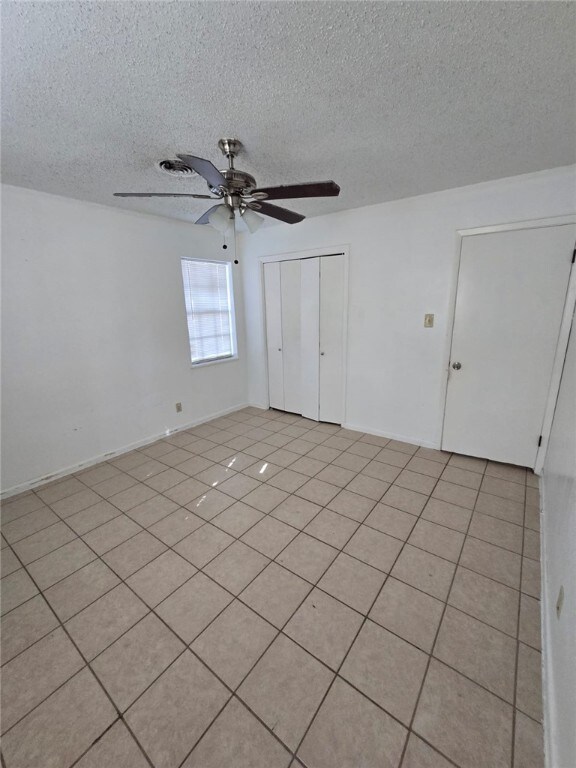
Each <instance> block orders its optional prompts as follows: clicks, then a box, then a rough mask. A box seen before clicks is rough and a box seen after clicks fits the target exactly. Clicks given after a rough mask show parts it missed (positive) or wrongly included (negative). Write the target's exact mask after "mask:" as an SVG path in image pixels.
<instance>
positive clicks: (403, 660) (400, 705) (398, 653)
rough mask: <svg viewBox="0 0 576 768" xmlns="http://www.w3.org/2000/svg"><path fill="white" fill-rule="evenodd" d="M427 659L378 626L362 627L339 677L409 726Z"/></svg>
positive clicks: (415, 649)
mask: <svg viewBox="0 0 576 768" xmlns="http://www.w3.org/2000/svg"><path fill="white" fill-rule="evenodd" d="M427 664H428V656H427V655H426V654H425V653H422V651H420V650H418V649H417V648H415V647H414V646H413V645H410V644H409V643H407V642H406V641H404V640H402V639H401V638H399V637H397V636H396V635H393V634H392V633H391V632H388V631H387V630H386V629H384V628H383V627H380V626H379V625H378V624H374V622H372V621H367V622H366V623H365V624H364V626H363V627H362V629H361V631H360V634H359V635H358V637H357V639H356V641H355V643H354V645H353V646H352V649H351V650H350V653H349V654H348V656H347V657H346V661H345V662H344V664H343V665H342V669H341V672H340V674H341V675H342V677H343V678H344V679H346V680H348V682H350V683H352V685H354V686H355V687H356V688H358V689H359V690H360V691H362V693H364V694H365V695H366V696H368V697H369V698H370V699H372V701H375V702H376V703H377V704H379V705H380V706H381V707H383V708H384V709H385V710H386V711H387V712H389V713H390V714H391V715H393V716H394V717H396V718H398V719H399V720H400V721H401V722H403V723H405V724H406V725H409V724H410V720H411V718H412V714H413V712H414V708H415V707H416V701H417V698H418V693H419V691H420V686H421V685H422V680H423V679H424V674H425V672H426V665H427Z"/></svg>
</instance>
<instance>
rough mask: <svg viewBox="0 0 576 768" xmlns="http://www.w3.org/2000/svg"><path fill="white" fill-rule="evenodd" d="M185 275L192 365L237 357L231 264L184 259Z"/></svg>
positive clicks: (183, 274) (183, 271)
mask: <svg viewBox="0 0 576 768" xmlns="http://www.w3.org/2000/svg"><path fill="white" fill-rule="evenodd" d="M182 278H183V280H184V299H185V301H186V315H187V318H188V337H189V339H190V357H191V359H192V364H193V365H198V364H199V363H210V362H214V361H215V360H226V359H230V358H231V357H235V354H236V338H235V329H234V303H233V298H232V271H231V266H230V263H229V262H227V261H196V260H195V259H182Z"/></svg>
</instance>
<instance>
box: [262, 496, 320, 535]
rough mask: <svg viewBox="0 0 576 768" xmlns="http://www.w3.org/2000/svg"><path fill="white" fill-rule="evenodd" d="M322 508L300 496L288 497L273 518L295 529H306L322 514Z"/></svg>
mask: <svg viewBox="0 0 576 768" xmlns="http://www.w3.org/2000/svg"><path fill="white" fill-rule="evenodd" d="M321 509H322V507H320V506H319V505H318V504H313V503H312V502H311V501H307V500H306V499H301V498H300V497H299V496H288V497H287V498H286V499H285V500H284V501H282V502H281V503H280V504H279V505H278V506H277V507H276V509H274V511H273V512H272V517H275V518H276V519H278V520H282V522H284V523H288V524H289V525H291V526H292V527H293V528H298V529H300V530H301V529H302V528H305V527H306V526H307V525H308V523H309V522H310V521H311V520H313V519H314V518H315V517H316V515H317V514H318V513H319V512H320V510H321Z"/></svg>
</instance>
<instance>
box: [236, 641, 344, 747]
mask: <svg viewBox="0 0 576 768" xmlns="http://www.w3.org/2000/svg"><path fill="white" fill-rule="evenodd" d="M333 677H334V674H333V673H332V672H330V670H328V669H327V667H325V666H323V665H322V664H320V662H319V661H316V659H314V658H313V657H312V656H310V654H309V653H307V652H306V651H304V650H302V648H299V647H298V646H297V645H296V644H295V643H293V642H292V640H290V639H289V638H287V637H284V636H283V635H280V636H279V637H278V638H276V640H275V641H274V642H273V643H272V645H271V646H270V648H269V649H268V650H267V651H266V653H265V654H264V656H263V657H262V658H261V659H260V661H259V662H258V663H257V664H256V666H255V667H254V669H253V670H252V672H250V674H249V675H248V677H247V678H246V680H244V682H243V683H242V685H241V686H240V688H239V689H238V695H239V696H240V698H241V699H242V700H243V701H245V702H246V704H248V706H249V707H250V709H251V710H252V711H253V712H255V713H256V715H258V717H260V718H261V719H262V720H263V721H264V722H265V723H266V725H268V726H269V727H270V728H273V729H274V733H275V734H276V736H278V738H279V739H281V741H282V742H283V743H284V744H286V746H287V747H288V748H289V749H295V748H296V746H297V745H298V744H299V742H300V739H301V738H302V736H303V735H304V732H305V731H306V728H307V727H308V725H309V724H310V721H311V720H312V717H313V716H314V713H315V712H316V709H317V708H318V706H319V704H320V702H321V701H322V698H323V696H324V694H325V693H326V691H327V690H328V686H329V685H330V683H331V682H332V679H333Z"/></svg>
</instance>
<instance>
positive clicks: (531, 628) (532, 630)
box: [518, 594, 542, 651]
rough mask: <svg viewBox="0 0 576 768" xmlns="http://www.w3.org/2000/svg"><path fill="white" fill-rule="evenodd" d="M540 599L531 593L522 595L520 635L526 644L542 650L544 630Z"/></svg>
mask: <svg viewBox="0 0 576 768" xmlns="http://www.w3.org/2000/svg"><path fill="white" fill-rule="evenodd" d="M540 610H541V608H540V600H535V599H534V598H533V597H530V596H529V595H524V594H523V595H520V626H519V630H518V636H519V638H520V640H522V642H523V643H526V645H530V646H532V648H536V650H538V651H539V650H541V648H542V630H541V619H540Z"/></svg>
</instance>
